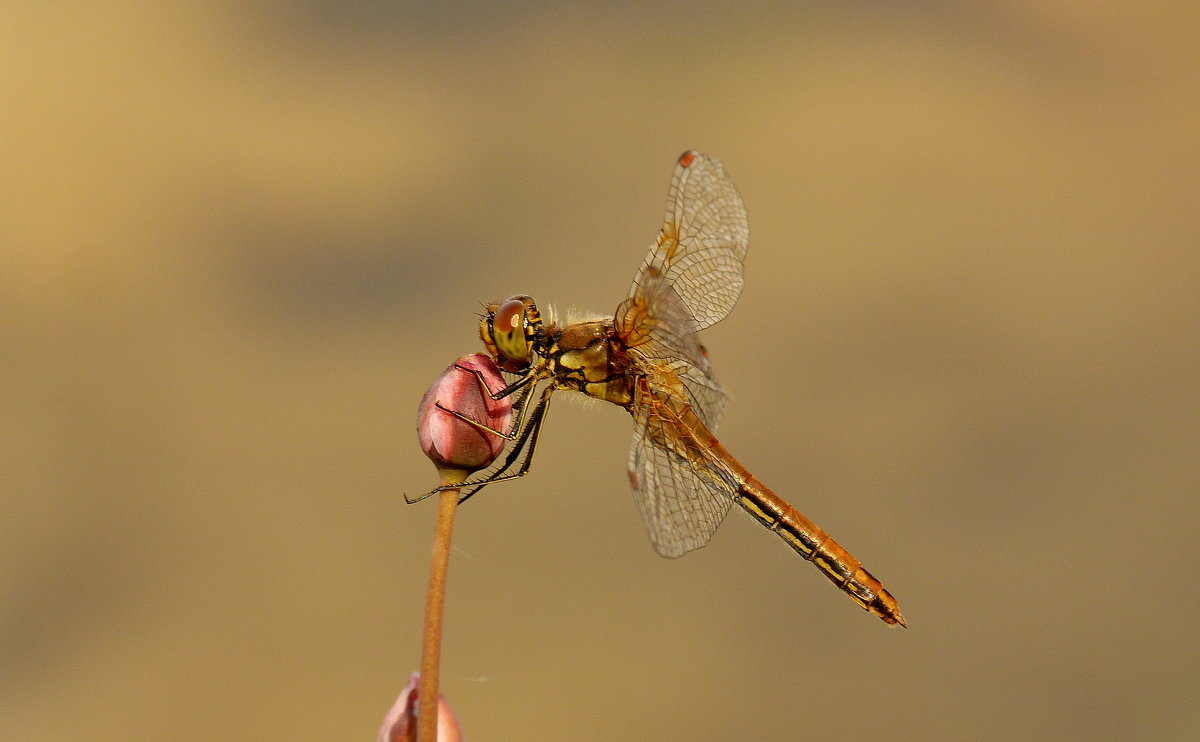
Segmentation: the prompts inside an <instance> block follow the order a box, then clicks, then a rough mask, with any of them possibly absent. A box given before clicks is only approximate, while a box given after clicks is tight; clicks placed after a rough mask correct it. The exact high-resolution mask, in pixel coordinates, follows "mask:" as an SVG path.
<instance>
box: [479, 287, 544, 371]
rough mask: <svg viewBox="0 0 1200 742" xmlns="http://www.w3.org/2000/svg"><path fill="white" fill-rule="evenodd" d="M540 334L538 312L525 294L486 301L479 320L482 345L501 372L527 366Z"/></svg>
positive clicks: (540, 326)
mask: <svg viewBox="0 0 1200 742" xmlns="http://www.w3.org/2000/svg"><path fill="white" fill-rule="evenodd" d="M541 334H542V315H541V314H540V313H539V312H538V308H537V304H534V303H533V299H531V298H530V297H528V296H525V295H519V296H514V297H512V298H510V299H508V300H507V301H505V302H504V303H503V304H488V305H487V314H485V315H483V317H482V318H481V319H480V322H479V336H480V338H482V339H483V344H484V345H485V346H487V349H488V352H489V353H491V354H492V357H493V358H495V359H496V364H497V365H498V366H500V368H502V369H504V370H505V371H512V372H520V371H524V370H525V369H527V368H529V366H530V364H531V363H533V355H534V351H535V349H536V347H537V338H538V337H539V336H540V335H541Z"/></svg>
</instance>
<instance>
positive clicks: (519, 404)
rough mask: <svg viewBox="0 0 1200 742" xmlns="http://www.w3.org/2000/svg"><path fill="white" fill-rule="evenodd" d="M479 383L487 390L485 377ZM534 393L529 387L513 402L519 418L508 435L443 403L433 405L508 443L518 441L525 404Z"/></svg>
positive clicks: (510, 428)
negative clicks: (531, 393)
mask: <svg viewBox="0 0 1200 742" xmlns="http://www.w3.org/2000/svg"><path fill="white" fill-rule="evenodd" d="M459 368H463V367H462V366H459ZM464 370H466V369H464ZM476 373H478V372H476ZM479 383H480V384H482V385H484V389H485V390H486V389H487V382H486V381H484V380H483V377H480V379H479ZM532 391H533V387H527V388H526V389H525V390H524V391H523V392H522V393H521V394H520V396H519V398H518V399H517V401H516V402H513V404H512V408H513V409H514V410H516V411H517V416H516V419H515V420H514V421H513V424H512V426H511V427H509V429H508V432H507V433H505V432H503V431H500V430H496V429H495V428H493V427H492V426H490V425H488V424H487V423H482V422H480V421H478V420H476V419H475V418H473V417H471V416H470V415H466V414H463V413H461V412H459V411H458V410H452V409H450V408H449V407H446V406H445V405H443V404H442V403H441V402H434V403H433V404H434V406H436V407H437V408H438V409H439V410H441V411H442V412H448V413H450V414H451V415H454V416H455V417H457V418H458V419H459V420H462V421H463V422H465V423H469V424H471V425H474V426H475V427H477V428H479V429H480V430H482V431H484V432H486V433H491V434H492V435H494V436H498V437H500V438H503V439H504V440H506V441H515V440H516V439H517V431H518V430H520V429H521V421H522V420H523V419H524V418H525V408H526V404H525V403H526V402H528V401H529V394H530V392H532ZM488 394H489V395H490V394H491V392H488Z"/></svg>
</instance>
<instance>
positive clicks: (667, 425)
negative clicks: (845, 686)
mask: <svg viewBox="0 0 1200 742" xmlns="http://www.w3.org/2000/svg"><path fill="white" fill-rule="evenodd" d="M749 244H750V228H749V221H748V219H747V215H746V207H745V204H744V203H743V202H742V198H741V195H740V194H739V193H738V190H737V187H736V185H735V184H734V181H733V179H732V178H731V177H730V176H729V175H728V174H727V173H726V171H725V168H724V166H723V165H722V164H721V162H720V161H719V160H717V159H715V158H713V157H710V156H708V155H705V154H702V153H700V152H697V151H695V150H691V151H688V152H685V153H683V155H681V156H680V157H679V160H678V161H677V163H676V165H675V172H674V175H673V177H672V180H671V188H670V196H669V198H668V202H667V211H666V218H665V219H664V220H663V225H662V228H661V229H660V230H659V233H658V237H657V239H656V240H655V241H654V244H652V245H651V246H650V251H649V253H648V254H647V255H646V258H645V260H644V261H643V263H642V265H641V267H640V269H639V270H638V272H637V275H636V276H635V277H634V280H633V287H632V288H631V289H630V291H629V295H628V296H627V297H626V298H625V299H624V301H622V302H621V303H620V305H619V306H618V307H617V309H616V311H615V312H614V313H613V315H612V316H611V317H601V318H597V319H588V320H580V321H574V322H566V323H561V324H560V323H559V322H557V321H556V320H555V319H554V318H553V317H552V316H547V317H546V318H543V317H542V314H541V312H540V311H539V309H538V306H537V303H536V302H535V301H534V300H533V299H532V298H531V297H529V296H526V295H523V294H522V295H517V296H513V297H511V298H509V299H508V300H506V301H504V302H501V303H492V304H486V305H485V310H486V311H485V313H484V314H481V315H480V323H479V334H480V337H481V339H482V340H483V344H484V346H485V347H486V349H487V351H488V353H489V354H490V355H491V357H492V359H493V360H494V361H495V363H496V364H497V366H499V368H501V369H502V370H503V371H504V372H506V374H507V376H506V380H507V379H509V378H514V377H515V380H514V381H512V382H511V383H510V384H508V385H507V386H505V387H504V388H503V389H497V390H493V389H490V388H488V387H487V382H486V381H485V380H484V378H483V376H482V375H480V374H479V373H478V372H476V375H477V376H478V377H479V381H480V384H482V385H483V389H484V390H485V391H486V392H487V393H488V394H489V395H490V396H491V397H492V398H493V399H503V398H505V397H509V396H510V395H515V396H513V400H514V401H513V409H514V411H515V413H516V414H515V422H514V423H513V425H512V428H511V430H508V431H499V430H493V429H492V428H489V427H487V426H486V425H485V424H484V423H482V422H479V421H477V420H474V419H472V418H470V417H469V416H467V415H464V414H463V413H460V412H457V411H455V410H452V409H448V408H445V407H443V408H442V409H443V410H445V411H446V412H449V413H450V414H453V415H455V416H456V417H458V418H460V419H463V420H464V421H465V422H468V423H470V424H472V425H475V426H477V427H479V428H482V429H483V430H485V431H487V432H488V433H491V434H494V435H500V436H503V437H504V438H507V439H508V440H509V441H512V442H513V443H512V445H511V447H510V448H509V451H508V453H507V455H506V457H505V458H504V459H503V460H502V461H501V462H500V463H499V464H497V465H495V466H493V468H491V469H490V470H487V471H484V472H482V473H480V474H479V475H477V476H476V478H474V479H468V480H466V481H465V482H463V483H462V484H461V485H459V487H461V490H460V491H461V494H460V498H461V499H462V500H466V499H467V498H469V497H470V496H472V495H474V494H475V493H476V492H478V491H479V490H480V489H481V488H483V487H485V486H487V485H489V484H493V483H496V482H500V481H505V480H511V479H516V478H519V477H522V476H524V475H525V474H526V473H528V471H529V469H530V466H531V465H532V462H533V453H534V450H535V449H536V447H537V442H538V437H539V435H540V434H541V431H542V427H543V424H544V423H545V421H546V412H547V410H548V409H549V402H550V398H551V396H552V395H553V394H554V393H555V392H558V391H574V392H580V393H582V394H585V395H587V396H589V397H593V398H596V399H601V400H604V401H606V402H611V403H613V404H616V405H619V406H621V407H624V408H625V409H626V410H628V411H629V413H630V415H632V417H633V422H634V424H633V444H632V446H631V447H630V451H629V461H628V472H629V481H630V484H631V485H632V487H633V492H634V496H635V499H636V501H637V504H638V508H639V510H640V512H641V516H642V520H643V522H644V523H645V526H646V530H647V533H648V534H649V536H650V541H651V543H652V544H653V546H654V549H655V550H656V551H657V552H658V553H659V554H661V555H662V556H664V557H669V558H674V557H679V556H682V555H683V554H686V553H687V552H689V551H692V550H694V549H698V548H700V547H702V546H704V545H705V544H706V543H708V541H709V539H711V538H712V535H713V533H714V532H715V531H716V530H717V527H718V526H719V525H720V524H721V522H722V520H724V518H725V516H726V515H727V514H728V512H729V510H730V507H731V506H732V505H733V503H737V504H738V505H739V506H741V508H742V509H743V510H745V511H746V512H748V513H749V514H750V515H751V516H753V518H754V519H755V520H757V521H758V522H759V523H761V524H762V525H763V526H765V527H766V528H767V529H769V530H770V531H773V532H774V533H775V534H777V535H778V536H779V537H780V538H782V539H783V540H784V542H786V543H787V545H788V546H790V547H791V548H793V549H794V550H795V551H796V552H798V553H799V554H800V556H802V557H803V558H804V559H806V560H807V561H809V562H811V563H812V564H813V565H815V566H816V567H817V569H819V570H820V571H821V573H822V574H824V575H825V576H826V577H827V578H829V579H830V580H831V581H832V582H833V583H834V584H835V585H837V586H838V587H839V588H841V589H842V590H843V591H844V592H845V593H846V594H847V595H849V596H850V597H851V598H852V599H853V600H854V601H855V602H856V603H858V604H859V605H860V606H861V607H862V608H864V609H865V610H867V611H869V612H871V613H874V614H875V615H876V616H878V617H879V618H881V619H883V621H885V622H886V623H888V624H894V625H897V624H898V625H900V626H906V624H905V621H904V618H903V616H901V614H900V607H899V605H898V604H897V602H896V599H895V598H894V597H892V595H891V593H889V592H888V591H887V589H885V588H884V586H883V584H882V583H881V582H880V581H879V580H878V579H876V578H875V576H874V575H872V574H871V573H870V572H868V571H867V570H866V568H865V567H863V566H862V563H861V562H859V560H858V559H856V558H855V557H854V556H852V555H851V554H850V553H849V552H848V551H847V550H846V549H844V548H843V547H842V546H841V545H840V544H838V542H837V541H835V540H834V539H833V538H832V537H830V536H829V534H827V533H826V532H825V531H824V530H822V529H821V528H820V527H819V526H817V525H816V524H815V523H813V522H812V521H811V520H809V519H808V518H806V517H805V516H804V515H802V514H801V513H800V512H799V511H797V510H796V509H795V508H794V507H792V506H791V505H789V504H788V503H787V502H786V501H785V500H784V499H783V498H781V497H780V496H779V495H777V494H775V492H773V491H772V490H771V489H769V488H768V487H767V486H766V485H765V484H763V483H762V482H761V481H760V480H759V479H758V478H757V477H755V476H754V475H752V474H751V473H750V472H749V471H748V470H747V469H746V468H745V467H744V466H743V465H742V464H741V463H740V462H739V461H738V460H737V459H736V458H734V456H733V455H732V454H731V453H730V452H729V451H728V450H726V448H725V447H724V446H723V445H722V444H721V442H720V441H719V440H718V439H717V437H716V435H715V434H714V432H713V431H714V429H715V428H716V425H717V421H718V420H719V419H720V417H721V414H722V412H723V410H724V408H725V404H726V402H727V401H728V399H729V396H728V394H727V393H726V391H725V389H724V388H723V387H722V386H721V383H720V382H719V381H718V380H717V377H716V375H715V373H714V372H713V368H712V364H711V363H710V361H709V356H708V351H707V350H706V349H705V347H704V345H702V344H701V342H700V340H699V337H698V333H699V332H700V331H701V330H703V329H705V328H707V327H710V326H712V325H713V324H716V323H717V322H719V321H720V320H722V319H724V318H725V317H726V316H727V315H728V314H729V312H730V311H731V310H732V309H733V306H734V304H736V303H737V300H738V297H739V296H740V295H741V293H742V287H743V285H744V263H745V259H746V252H747V249H748V248H749ZM543 382H545V385H544V386H543V387H542V391H541V393H540V394H538V395H536V398H537V402H536V404H534V406H533V408H532V411H531V412H529V414H528V415H526V411H527V403H528V402H529V401H530V400H531V399H532V398H534V396H535V395H534V391H535V389H536V388H537V387H538V386H539V385H541V384H542V383H543ZM439 406H440V405H439ZM446 489H450V486H448V485H447V486H443V487H438V488H436V489H434V490H432V491H431V492H429V493H427V494H426V495H425V496H426V497H427V496H429V495H432V494H434V493H436V492H439V491H443V490H446ZM422 499H423V498H422Z"/></svg>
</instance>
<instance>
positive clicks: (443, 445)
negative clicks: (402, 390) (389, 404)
mask: <svg viewBox="0 0 1200 742" xmlns="http://www.w3.org/2000/svg"><path fill="white" fill-rule="evenodd" d="M476 371H478V372H479V375H481V376H482V377H483V380H484V381H485V382H486V383H487V387H488V389H490V390H491V391H492V392H498V391H500V390H501V389H503V388H504V387H505V386H507V383H506V382H505V381H504V377H503V376H501V375H500V369H498V368H496V363H495V362H494V361H493V360H492V359H491V358H489V357H488V356H485V355H483V354H482V353H475V354H474V355H469V356H463V357H462V358H459V359H458V360H457V361H455V362H454V363H453V364H451V365H450V368H448V369H446V370H445V371H443V372H442V375H441V376H439V377H438V378H437V380H436V381H434V382H433V385H432V386H431V387H429V391H427V392H425V397H424V398H422V399H421V407H420V409H419V410H417V437H418V438H419V439H420V441H421V450H423V451H424V452H425V455H426V456H428V457H429V458H430V459H432V460H433V463H434V464H435V465H436V466H437V467H438V469H439V470H441V471H442V472H443V473H445V472H446V471H454V472H459V473H464V474H466V473H470V472H473V471H478V470H479V469H483V468H486V467H487V466H488V464H491V463H492V462H493V461H495V460H496V457H497V456H499V455H500V452H501V451H503V450H504V446H505V444H506V443H507V442H508V441H506V440H505V439H504V438H501V437H500V436H498V435H495V434H494V433H489V432H488V431H486V430H483V429H481V428H480V427H478V426H476V425H472V424H471V423H469V422H467V421H465V420H462V419H460V418H457V417H455V416H454V415H452V414H450V413H449V412H447V411H446V410H455V411H456V412H459V413H460V414H462V415H465V416H467V417H469V418H471V419H472V420H474V421H476V422H478V423H481V424H482V425H486V426H487V427H488V428H491V429H492V430H499V431H502V432H505V433H507V432H508V429H509V428H510V427H512V401H511V398H509V397H505V398H504V399H492V398H491V397H490V396H489V395H488V392H487V390H485V389H484V388H483V384H481V383H480V376H479V375H476V373H475V372H476ZM439 405H440V406H441V407H444V408H446V409H439Z"/></svg>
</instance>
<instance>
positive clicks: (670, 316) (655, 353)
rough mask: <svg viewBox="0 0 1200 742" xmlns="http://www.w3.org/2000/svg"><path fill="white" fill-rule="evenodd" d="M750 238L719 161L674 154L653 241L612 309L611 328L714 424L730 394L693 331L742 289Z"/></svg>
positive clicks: (724, 310) (716, 316) (724, 311)
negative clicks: (674, 380) (658, 363)
mask: <svg viewBox="0 0 1200 742" xmlns="http://www.w3.org/2000/svg"><path fill="white" fill-rule="evenodd" d="M749 244H750V228H749V224H748V221H747V218H746V207H745V205H744V204H743V203H742V198H741V196H740V195H738V192H737V187H736V186H735V185H734V183H733V179H732V178H730V177H729V175H728V174H726V172H725V168H724V167H723V166H722V165H721V163H720V162H719V161H718V160H715V159H713V158H711V157H709V156H707V155H704V154H701V153H699V152H695V151H689V152H685V153H684V154H683V156H682V157H680V158H679V162H678V164H677V165H676V167H675V174H674V177H673V178H672V180H671V193H670V196H669V198H668V202H667V214H666V218H665V219H664V220H663V226H662V229H661V230H660V232H659V234H658V239H657V240H656V241H655V244H654V245H652V246H651V247H650V251H649V253H648V254H647V256H646V259H645V261H644V262H643V263H642V267H641V268H640V269H639V270H638V273H637V276H636V277H635V278H634V280H633V286H632V288H631V289H630V291H629V296H628V298H626V299H625V301H624V302H622V303H621V306H620V307H618V308H617V311H616V324H617V332H618V334H619V335H620V336H621V337H622V339H623V340H624V341H625V343H626V345H628V346H629V348H630V349H631V350H633V351H635V352H636V353H637V354H638V355H639V356H641V358H643V359H646V360H649V361H661V362H664V363H665V367H664V370H667V371H670V372H671V373H672V374H674V375H675V376H676V377H678V378H679V380H680V381H681V382H682V383H683V385H684V387H685V390H686V392H687V393H688V395H689V398H690V403H691V405H692V407H693V408H694V409H695V410H696V412H697V414H698V415H699V416H700V418H701V420H703V421H704V423H705V424H706V425H707V426H708V427H709V428H715V426H716V423H717V421H718V419H719V418H720V415H721V411H722V409H723V408H724V406H725V402H726V400H727V399H728V395H726V393H725V391H724V390H723V389H722V388H721V384H720V382H719V381H717V378H716V375H715V374H714V373H713V371H712V366H711V364H710V363H709V361H708V354H707V353H706V352H705V350H704V346H703V345H701V344H700V340H699V338H697V336H696V333H697V332H699V331H700V330H703V329H704V328H706V327H709V326H711V325H713V324H715V323H716V322H718V321H720V320H722V319H724V318H725V317H726V316H727V315H728V314H729V312H730V310H732V309H733V305H734V304H736V303H737V300H738V297H739V296H740V295H741V293H742V285H743V282H744V278H743V262H744V261H745V258H746V250H747V249H748V247H749Z"/></svg>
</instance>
